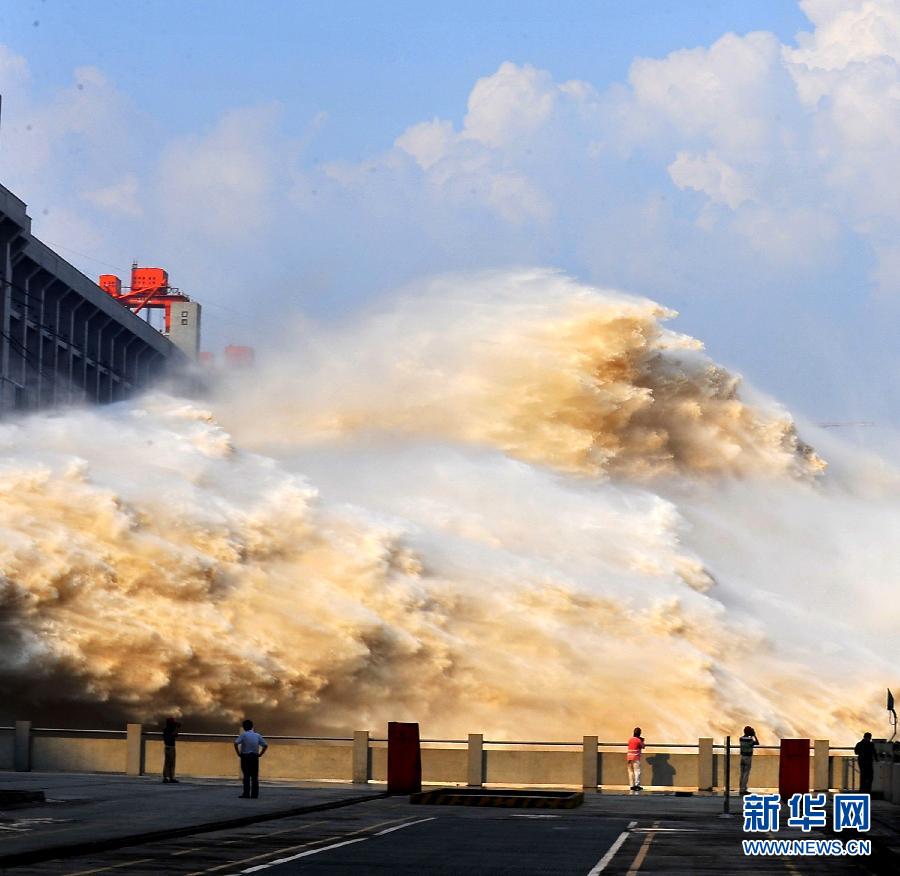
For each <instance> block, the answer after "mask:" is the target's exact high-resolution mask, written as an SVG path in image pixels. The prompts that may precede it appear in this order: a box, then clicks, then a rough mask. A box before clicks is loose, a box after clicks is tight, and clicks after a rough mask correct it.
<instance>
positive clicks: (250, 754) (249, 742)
mask: <svg viewBox="0 0 900 876" xmlns="http://www.w3.org/2000/svg"><path fill="white" fill-rule="evenodd" d="M241 726H242V727H243V728H244V732H243V733H241V734H240V736H238V738H237V739H235V740H234V750H235V751H236V752H237V755H238V757H239V758H240V759H241V773H242V774H243V777H244V793H243V794H241V795H240V796H241V797H253V798H256V797H259V759H260V758H261V757H262V756H263V755H264V754H265V753H266V749H267V748H268V747H269V743H268V742H266V740H265V739H263V738H262V736H261V735H260V734H259V733H257V732H256V731H255V730H254V729H253V722H252V721H250V720H249V719H248V720H246V721H244V722H243V724H241Z"/></svg>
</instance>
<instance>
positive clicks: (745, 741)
mask: <svg viewBox="0 0 900 876" xmlns="http://www.w3.org/2000/svg"><path fill="white" fill-rule="evenodd" d="M740 742H741V796H742V797H743V796H744V795H745V794H746V793H747V782H748V781H749V779H750V768H751V767H752V766H753V749H754V748H756V746H757V745H759V739H757V738H756V731H755V730H754V729H753V728H752V727H750V726H749V725H748V726H746V727H744V735H743V736H742V737H741V739H740Z"/></svg>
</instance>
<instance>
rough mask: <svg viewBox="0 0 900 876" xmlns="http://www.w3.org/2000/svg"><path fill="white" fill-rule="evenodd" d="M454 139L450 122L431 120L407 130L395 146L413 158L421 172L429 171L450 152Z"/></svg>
mask: <svg viewBox="0 0 900 876" xmlns="http://www.w3.org/2000/svg"><path fill="white" fill-rule="evenodd" d="M456 139H457V135H456V134H455V133H454V131H453V124H452V123H451V122H447V121H441V120H440V119H433V120H432V121H430V122H421V123H420V124H418V125H413V126H412V127H411V128H407V129H406V130H405V131H404V132H403V133H402V134H401V135H400V136H399V137H398V138H397V139H396V141H395V145H396V146H397V147H398V148H400V149H402V150H403V151H404V152H406V153H407V154H408V155H411V156H412V157H413V158H415V159H416V163H417V164H418V165H419V167H421V168H422V170H430V169H431V168H432V167H433V166H434V165H435V164H437V162H438V161H440V160H441V159H442V158H443V157H444V156H445V155H446V154H447V153H448V152H449V151H450V149H451V147H452V146H453V144H454V142H455V141H456Z"/></svg>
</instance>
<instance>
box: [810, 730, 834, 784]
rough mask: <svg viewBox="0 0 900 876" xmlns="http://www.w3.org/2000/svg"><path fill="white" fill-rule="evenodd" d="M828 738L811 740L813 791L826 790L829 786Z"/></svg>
mask: <svg viewBox="0 0 900 876" xmlns="http://www.w3.org/2000/svg"><path fill="white" fill-rule="evenodd" d="M830 748H831V746H830V744H829V740H827V739H815V740H813V787H812V789H813V791H827V790H828V789H829V788H830V787H831V782H830V781H829V779H830V776H829V770H828V751H829V749H830Z"/></svg>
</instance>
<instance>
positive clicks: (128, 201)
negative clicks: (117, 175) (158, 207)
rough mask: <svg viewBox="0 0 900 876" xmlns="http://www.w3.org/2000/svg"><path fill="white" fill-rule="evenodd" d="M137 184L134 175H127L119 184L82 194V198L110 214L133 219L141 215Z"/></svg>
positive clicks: (141, 209)
mask: <svg viewBox="0 0 900 876" xmlns="http://www.w3.org/2000/svg"><path fill="white" fill-rule="evenodd" d="M138 189H139V183H138V178H137V176H136V175H135V174H133V173H129V174H126V176H125V177H124V178H123V179H122V180H121V181H119V182H116V183H113V184H112V185H109V186H104V187H102V188H99V189H94V190H93V191H88V192H84V193H82V197H83V198H84V199H85V200H86V201H89V202H90V203H92V204H94V205H95V206H97V207H100V208H101V209H103V210H108V211H110V212H111V213H117V214H119V215H121V216H127V217H131V218H135V217H138V216H141V215H143V212H144V210H143V206H142V204H141V201H140V198H139V197H138Z"/></svg>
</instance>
